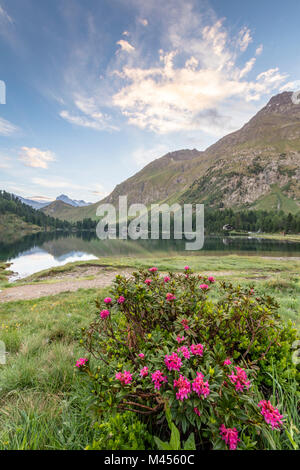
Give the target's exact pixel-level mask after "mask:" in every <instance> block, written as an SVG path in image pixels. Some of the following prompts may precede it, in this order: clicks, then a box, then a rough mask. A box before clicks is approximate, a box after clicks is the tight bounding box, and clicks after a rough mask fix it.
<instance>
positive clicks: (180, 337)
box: [176, 336, 185, 343]
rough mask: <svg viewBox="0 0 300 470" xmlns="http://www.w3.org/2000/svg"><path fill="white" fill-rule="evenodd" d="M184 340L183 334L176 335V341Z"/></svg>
mask: <svg viewBox="0 0 300 470" xmlns="http://www.w3.org/2000/svg"><path fill="white" fill-rule="evenodd" d="M184 340H185V337H184V336H177V338H176V341H177V343H182V342H183V341H184Z"/></svg>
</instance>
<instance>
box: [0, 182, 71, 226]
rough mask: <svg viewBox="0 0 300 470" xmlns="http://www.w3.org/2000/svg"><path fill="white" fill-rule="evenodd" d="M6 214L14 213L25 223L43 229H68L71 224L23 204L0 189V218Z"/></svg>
mask: <svg viewBox="0 0 300 470" xmlns="http://www.w3.org/2000/svg"><path fill="white" fill-rule="evenodd" d="M7 214H14V216H15V217H17V219H21V220H22V221H23V222H25V223H27V224H32V225H35V226H38V227H41V228H43V229H45V230H48V229H62V230H68V229H70V228H72V224H70V222H67V221H65V220H59V219H56V218H54V217H50V216H48V215H46V214H44V213H43V212H41V211H39V210H36V209H33V208H32V207H30V206H28V205H27V204H24V203H23V202H21V201H20V199H18V198H17V197H16V196H14V195H13V194H10V193H8V192H6V191H0V219H1V218H3V216H4V215H7ZM17 219H16V220H17Z"/></svg>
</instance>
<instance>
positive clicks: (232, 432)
mask: <svg viewBox="0 0 300 470" xmlns="http://www.w3.org/2000/svg"><path fill="white" fill-rule="evenodd" d="M220 435H221V436H222V439H223V441H225V442H226V445H228V447H229V449H230V450H235V449H236V448H237V444H238V442H240V439H239V438H238V432H237V430H236V428H226V427H225V425H224V424H222V425H221V426H220Z"/></svg>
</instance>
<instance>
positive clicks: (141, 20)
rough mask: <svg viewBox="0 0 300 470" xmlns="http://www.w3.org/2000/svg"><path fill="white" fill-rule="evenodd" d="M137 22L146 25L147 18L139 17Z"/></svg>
mask: <svg viewBox="0 0 300 470" xmlns="http://www.w3.org/2000/svg"><path fill="white" fill-rule="evenodd" d="M138 22H139V23H140V24H141V25H143V26H148V20H147V19H146V18H139V19H138Z"/></svg>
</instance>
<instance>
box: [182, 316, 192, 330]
mask: <svg viewBox="0 0 300 470" xmlns="http://www.w3.org/2000/svg"><path fill="white" fill-rule="evenodd" d="M180 323H181V324H182V325H183V327H184V329H185V330H189V329H190V327H189V325H188V321H187V320H186V319H185V318H184V319H183V320H181V322H180Z"/></svg>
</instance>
